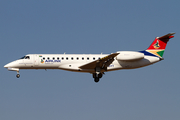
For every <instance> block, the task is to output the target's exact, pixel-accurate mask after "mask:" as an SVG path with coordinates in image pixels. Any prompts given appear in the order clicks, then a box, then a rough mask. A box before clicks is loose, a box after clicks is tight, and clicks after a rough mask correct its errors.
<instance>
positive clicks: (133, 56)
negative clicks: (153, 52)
mask: <svg viewBox="0 0 180 120" xmlns="http://www.w3.org/2000/svg"><path fill="white" fill-rule="evenodd" d="M117 53H120V54H119V55H118V56H117V57H116V59H117V60H121V61H133V60H140V59H143V58H144V53H140V52H134V51H118V52H117Z"/></svg>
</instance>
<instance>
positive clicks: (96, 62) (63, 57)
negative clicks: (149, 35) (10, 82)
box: [4, 33, 175, 82]
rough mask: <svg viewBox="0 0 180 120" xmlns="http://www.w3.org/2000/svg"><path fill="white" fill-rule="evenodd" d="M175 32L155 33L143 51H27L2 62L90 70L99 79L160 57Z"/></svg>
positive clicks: (15, 65) (17, 66)
mask: <svg viewBox="0 0 180 120" xmlns="http://www.w3.org/2000/svg"><path fill="white" fill-rule="evenodd" d="M174 34H175V33H169V34H167V35H164V36H162V37H156V38H155V40H154V41H153V42H152V44H151V45H150V46H149V48H148V49H146V50H143V51H117V52H115V53H111V54H65V53H64V54H28V55H25V56H24V57H22V58H20V59H18V60H16V61H13V62H10V63H8V64H6V65H5V66H4V68H7V69H8V70H9V71H16V72H17V75H16V77H17V78H19V77H20V74H19V70H20V69H45V70H46V69H61V70H67V71H73V72H85V73H91V74H92V77H93V78H94V81H95V82H99V79H100V78H102V76H103V74H104V73H105V72H109V71H114V70H121V69H135V68H140V67H145V66H148V65H151V64H154V63H156V62H159V61H161V60H163V58H162V57H163V54H164V50H165V48H166V44H167V42H168V41H169V39H171V38H173V37H174V36H173V35H174Z"/></svg>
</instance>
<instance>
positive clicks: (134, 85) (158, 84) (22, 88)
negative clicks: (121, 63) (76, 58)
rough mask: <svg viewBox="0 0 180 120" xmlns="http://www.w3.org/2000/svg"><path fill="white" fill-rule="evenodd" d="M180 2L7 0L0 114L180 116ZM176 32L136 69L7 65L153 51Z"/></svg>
mask: <svg viewBox="0 0 180 120" xmlns="http://www.w3.org/2000/svg"><path fill="white" fill-rule="evenodd" d="M179 6H180V1H178V0H171V1H169V0H91V1H86V0H30V1H25V0H1V1H0V55H1V62H0V66H1V67H0V120H160V119H161V120H179V118H180V87H179V86H180V73H179V68H180V64H179V60H180V52H179V49H178V48H179V46H180V39H179V38H180V34H179V33H180V29H179V28H180V7H179ZM170 32H176V34H175V37H174V38H173V39H171V40H170V41H169V43H168V45H167V48H166V51H165V53H164V56H163V57H164V58H165V59H164V60H163V61H161V62H159V63H156V64H154V65H151V66H147V67H144V68H139V69H134V70H119V71H114V72H107V73H106V74H105V75H104V76H103V78H102V79H101V80H100V82H99V83H95V82H94V80H93V78H92V75H91V74H89V73H75V72H68V71H62V70H47V71H45V70H21V71H20V74H21V77H20V78H19V79H17V78H16V77H15V76H16V72H11V71H7V70H6V69H5V68H3V66H4V65H5V64H7V63H9V62H11V61H13V60H16V59H19V58H20V57H22V56H24V55H26V54H31V53H32V54H46V53H47V54H53V53H55V54H63V53H64V52H66V53H67V54H68V53H69V54H84V53H85V54H100V53H106V54H110V53H113V52H116V51H121V50H122V51H124V50H133V51H139V50H145V49H146V48H147V47H149V45H150V44H151V43H152V41H153V40H154V38H155V37H158V36H163V35H165V34H167V33H170Z"/></svg>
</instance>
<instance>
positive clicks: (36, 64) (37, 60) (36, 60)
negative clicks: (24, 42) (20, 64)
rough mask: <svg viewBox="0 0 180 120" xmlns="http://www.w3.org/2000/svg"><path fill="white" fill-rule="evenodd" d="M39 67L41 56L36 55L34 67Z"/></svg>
mask: <svg viewBox="0 0 180 120" xmlns="http://www.w3.org/2000/svg"><path fill="white" fill-rule="evenodd" d="M38 65H39V56H38V55H34V66H38Z"/></svg>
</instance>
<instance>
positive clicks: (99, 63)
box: [79, 53, 119, 70]
mask: <svg viewBox="0 0 180 120" xmlns="http://www.w3.org/2000/svg"><path fill="white" fill-rule="evenodd" d="M118 54H119V53H112V54H110V55H107V56H105V57H103V58H101V59H99V60H96V61H93V62H90V63H88V64H85V65H82V66H80V67H79V68H81V69H95V68H96V67H100V68H101V69H105V70H107V67H108V66H109V65H110V64H111V63H112V62H113V61H114V57H116V56H117V55H118Z"/></svg>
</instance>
